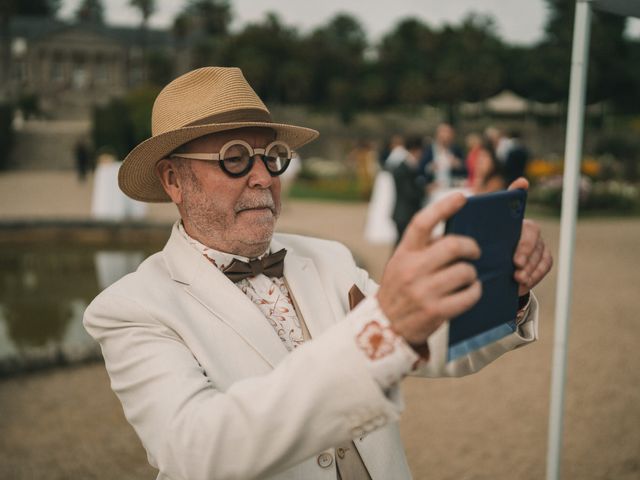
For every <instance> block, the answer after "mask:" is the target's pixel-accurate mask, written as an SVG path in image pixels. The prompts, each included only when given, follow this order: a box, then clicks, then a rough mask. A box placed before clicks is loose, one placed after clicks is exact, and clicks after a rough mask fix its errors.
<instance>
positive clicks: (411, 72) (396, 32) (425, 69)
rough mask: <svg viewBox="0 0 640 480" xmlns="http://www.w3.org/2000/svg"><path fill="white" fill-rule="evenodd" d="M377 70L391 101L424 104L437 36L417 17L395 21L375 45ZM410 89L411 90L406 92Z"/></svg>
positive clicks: (431, 78)
mask: <svg viewBox="0 0 640 480" xmlns="http://www.w3.org/2000/svg"><path fill="white" fill-rule="evenodd" d="M378 58H379V64H380V73H381V75H382V77H383V79H384V83H385V85H386V86H387V89H388V92H389V96H388V98H387V101H388V102H390V103H393V102H399V103H401V104H416V103H424V102H425V101H427V100H428V99H429V97H430V93H431V92H432V90H433V89H432V87H433V79H434V76H435V71H436V70H435V63H436V59H437V58H438V35H437V33H436V32H435V31H433V30H432V29H431V28H429V26H428V25H426V24H425V23H423V22H421V21H420V20H418V19H416V18H407V19H404V20H401V21H400V22H398V23H397V24H396V26H395V28H394V29H393V30H392V31H391V32H389V33H388V34H387V35H385V36H384V37H383V38H382V41H381V43H380V45H379V46H378ZM407 89H410V91H407Z"/></svg>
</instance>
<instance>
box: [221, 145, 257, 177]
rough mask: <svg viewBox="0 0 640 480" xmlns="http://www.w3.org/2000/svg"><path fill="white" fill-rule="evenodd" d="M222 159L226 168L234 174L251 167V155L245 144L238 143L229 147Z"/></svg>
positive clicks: (223, 166)
mask: <svg viewBox="0 0 640 480" xmlns="http://www.w3.org/2000/svg"><path fill="white" fill-rule="evenodd" d="M220 160H221V163H222V168H223V169H224V170H226V171H227V172H229V173H232V174H239V173H243V172H244V171H245V170H246V169H247V168H248V167H249V163H250V162H251V157H250V156H249V151H248V150H247V148H246V147H245V146H244V145H240V144H236V145H232V146H231V147H229V148H227V150H226V151H225V152H224V155H223V157H222V158H221V159H220Z"/></svg>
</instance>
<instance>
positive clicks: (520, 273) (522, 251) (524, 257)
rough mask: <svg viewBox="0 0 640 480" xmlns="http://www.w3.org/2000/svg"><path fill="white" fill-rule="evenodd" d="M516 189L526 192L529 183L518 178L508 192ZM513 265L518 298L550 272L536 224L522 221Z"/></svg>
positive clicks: (545, 250)
mask: <svg viewBox="0 0 640 480" xmlns="http://www.w3.org/2000/svg"><path fill="white" fill-rule="evenodd" d="M516 188H521V189H524V190H527V189H528V188H529V182H528V181H527V180H525V179H524V178H522V177H520V178H518V179H516V180H514V181H513V183H512V184H511V185H509V190H514V189H516ZM513 263H515V266H516V271H515V274H514V278H515V280H516V282H518V295H519V296H522V295H526V294H527V293H528V292H529V290H531V289H532V288H533V287H534V286H536V285H537V284H538V283H540V281H541V280H542V279H543V278H544V277H545V276H546V275H547V273H549V271H550V270H551V266H552V265H553V257H552V256H551V252H550V251H549V247H547V245H545V243H544V240H543V239H542V235H541V234H540V226H539V225H538V224H537V223H536V222H534V221H532V220H527V219H525V220H524V221H523V223H522V233H521V235H520V241H519V242H518V246H517V247H516V253H515V254H514V255H513Z"/></svg>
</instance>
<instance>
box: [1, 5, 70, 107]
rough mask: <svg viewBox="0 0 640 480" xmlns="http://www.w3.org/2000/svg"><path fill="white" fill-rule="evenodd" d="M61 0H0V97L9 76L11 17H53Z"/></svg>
mask: <svg viewBox="0 0 640 480" xmlns="http://www.w3.org/2000/svg"><path fill="white" fill-rule="evenodd" d="M60 1H61V0H29V1H27V2H25V1H20V0H0V49H1V51H0V99H2V98H3V97H4V96H5V90H6V89H8V88H9V79H10V78H11V29H10V24H11V19H12V18H13V17H14V16H26V17H50V18H52V17H55V15H56V13H57V12H58V9H59V8H60Z"/></svg>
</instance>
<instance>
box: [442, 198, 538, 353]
mask: <svg viewBox="0 0 640 480" xmlns="http://www.w3.org/2000/svg"><path fill="white" fill-rule="evenodd" d="M526 201H527V192H526V191H525V190H511V191H500V192H496V193H488V194H484V195H477V196H474V197H469V198H468V200H467V203H466V204H465V206H464V207H462V209H460V210H459V211H458V212H457V213H456V214H455V215H453V216H452V217H451V218H450V219H449V220H448V221H447V225H446V227H445V234H449V233H455V234H458V235H466V236H469V237H472V238H474V239H475V240H476V242H478V244H479V245H480V249H481V250H482V254H481V257H480V258H479V259H478V260H475V261H473V262H471V263H472V264H473V265H474V266H475V267H476V269H477V271H478V277H479V279H480V281H481V282H482V297H481V298H480V300H479V301H478V303H476V304H475V305H474V306H473V307H472V308H471V309H470V310H468V311H467V312H465V313H463V314H462V315H460V316H458V317H456V318H454V319H452V320H451V322H450V324H449V349H448V355H447V360H448V361H451V360H455V359H456V358H459V357H461V356H463V355H466V354H467V353H468V352H471V351H473V350H477V349H479V348H481V347H483V346H484V345H487V344H489V343H492V342H495V341H496V340H499V339H500V338H502V337H504V336H506V335H508V334H510V333H512V332H513V331H515V329H516V326H515V322H514V320H515V317H516V313H517V311H518V284H517V283H516V281H515V280H514V278H513V274H514V272H515V265H514V263H513V255H514V253H515V249H516V246H517V245H518V241H519V240H520V232H521V230H522V220H523V218H524V210H525V206H526Z"/></svg>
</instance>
